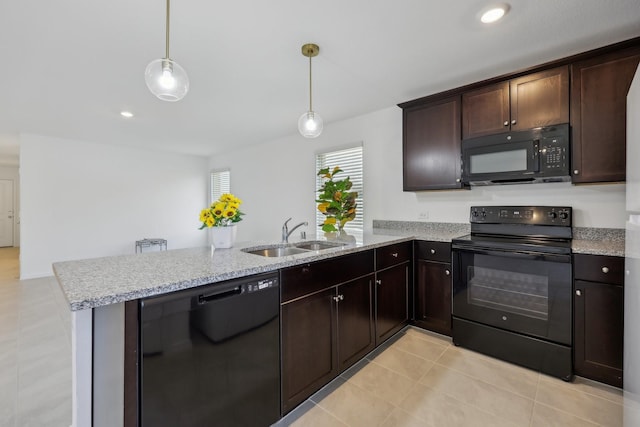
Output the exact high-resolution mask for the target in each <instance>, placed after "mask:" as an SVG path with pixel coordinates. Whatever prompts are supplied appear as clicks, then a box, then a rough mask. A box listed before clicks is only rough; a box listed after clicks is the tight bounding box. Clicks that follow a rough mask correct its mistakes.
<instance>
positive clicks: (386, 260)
mask: <svg viewBox="0 0 640 427" xmlns="http://www.w3.org/2000/svg"><path fill="white" fill-rule="evenodd" d="M410 260H411V242H402V243H396V244H394V245H389V246H384V247H382V248H376V270H381V269H383V268H387V267H391V266H392V265H396V264H400V263H403V262H406V261H410Z"/></svg>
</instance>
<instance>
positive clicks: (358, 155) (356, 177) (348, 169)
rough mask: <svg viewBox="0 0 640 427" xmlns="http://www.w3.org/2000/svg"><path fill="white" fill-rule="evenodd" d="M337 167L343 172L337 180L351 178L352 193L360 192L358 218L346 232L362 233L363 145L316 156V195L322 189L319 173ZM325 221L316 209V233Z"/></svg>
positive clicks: (347, 227)
mask: <svg viewBox="0 0 640 427" xmlns="http://www.w3.org/2000/svg"><path fill="white" fill-rule="evenodd" d="M336 166H339V167H340V169H342V172H340V173H339V174H338V175H336V179H344V178H346V177H349V179H350V180H351V182H352V183H353V187H351V191H357V192H358V197H357V198H356V203H357V204H358V206H357V207H356V218H355V219H354V220H353V221H349V222H347V223H346V224H345V226H344V229H345V230H346V231H359V232H362V231H363V229H364V215H363V212H364V186H363V183H364V179H363V178H364V174H363V161H362V145H358V146H357V147H352V148H347V149H344V150H338V151H330V152H327V153H320V154H317V155H316V195H317V194H318V190H319V189H320V187H322V178H320V177H318V171H320V169H323V168H326V167H328V168H330V169H333V168H334V167H336ZM324 219H325V216H324V215H322V213H321V212H320V211H318V210H317V209H316V231H318V230H319V229H320V227H321V226H322V224H323V223H324Z"/></svg>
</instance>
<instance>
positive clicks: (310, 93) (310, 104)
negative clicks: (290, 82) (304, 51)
mask: <svg viewBox="0 0 640 427" xmlns="http://www.w3.org/2000/svg"><path fill="white" fill-rule="evenodd" d="M312 96H313V95H312V91H311V55H309V111H313V103H312V102H311V100H312Z"/></svg>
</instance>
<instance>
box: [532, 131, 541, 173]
mask: <svg viewBox="0 0 640 427" xmlns="http://www.w3.org/2000/svg"><path fill="white" fill-rule="evenodd" d="M533 171H534V172H540V140H539V139H536V140H534V141H533Z"/></svg>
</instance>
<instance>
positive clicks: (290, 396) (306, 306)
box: [281, 288, 337, 413]
mask: <svg viewBox="0 0 640 427" xmlns="http://www.w3.org/2000/svg"><path fill="white" fill-rule="evenodd" d="M334 296H335V288H330V289H327V290H325V291H322V292H318V293H316V294H312V295H309V296H307V297H304V298H300V299H298V300H295V301H291V302H289V303H286V304H282V306H281V310H282V312H281V316H282V317H281V322H282V337H281V339H282V402H283V403H282V406H283V411H284V412H285V413H286V412H289V411H290V410H291V409H293V408H294V407H295V406H296V405H298V404H299V403H300V402H302V401H304V400H305V399H306V398H307V397H309V396H310V395H311V394H313V393H314V392H315V391H316V390H318V389H319V388H320V387H322V386H323V385H324V384H326V383H327V382H329V381H330V380H331V379H332V378H333V377H334V376H335V375H337V359H336V351H335V343H336V339H335V323H334V319H335V311H334V309H335V304H336V303H335V301H334V299H333V297H334Z"/></svg>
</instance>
